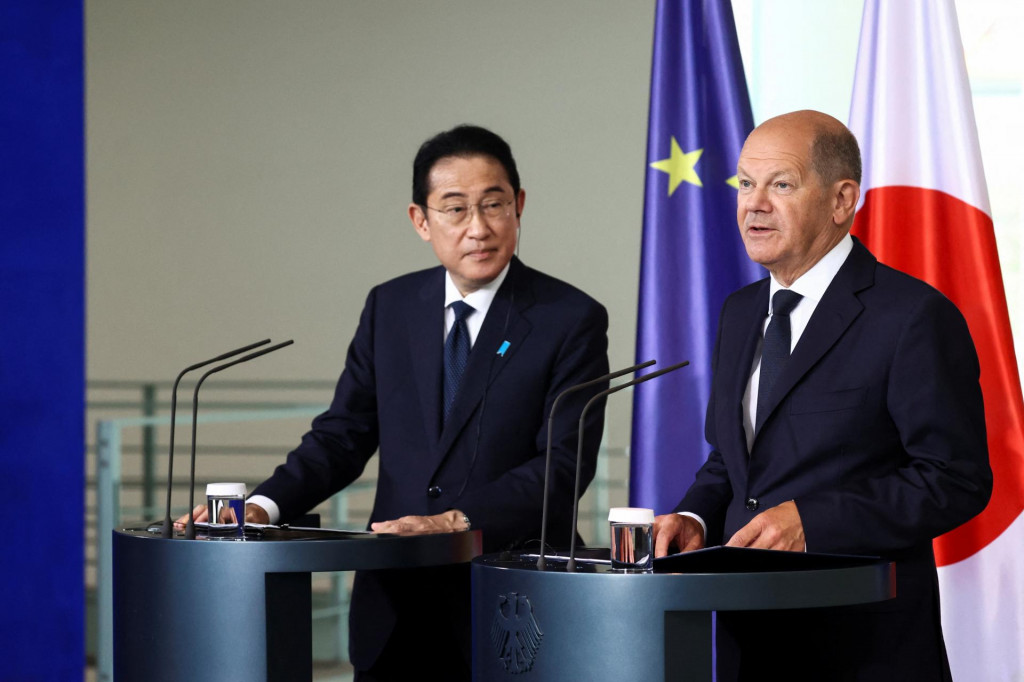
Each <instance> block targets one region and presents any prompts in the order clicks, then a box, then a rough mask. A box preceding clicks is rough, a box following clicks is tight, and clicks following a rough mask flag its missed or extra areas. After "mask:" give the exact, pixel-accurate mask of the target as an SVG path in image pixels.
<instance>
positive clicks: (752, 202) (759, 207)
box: [740, 187, 772, 213]
mask: <svg viewBox="0 0 1024 682" xmlns="http://www.w3.org/2000/svg"><path fill="white" fill-rule="evenodd" d="M740 205H741V206H743V207H744V208H745V209H747V210H748V211H757V212H759V213H763V212H765V211H770V210H771V207H772V205H771V202H770V201H768V192H767V191H766V190H764V189H762V188H760V187H753V188H751V189H749V190H748V191H746V192H744V193H743V194H741V195H740Z"/></svg>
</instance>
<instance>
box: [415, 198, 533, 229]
mask: <svg viewBox="0 0 1024 682" xmlns="http://www.w3.org/2000/svg"><path fill="white" fill-rule="evenodd" d="M514 202H515V200H514V199H484V200H483V201H481V202H480V203H479V204H449V205H448V206H445V207H444V208H434V207H433V206H426V207H425V208H429V209H430V210H431V211H437V212H438V213H440V214H441V219H442V220H444V222H446V223H447V224H449V225H452V226H453V227H459V226H462V225H465V224H466V223H468V222H469V216H470V215H471V214H472V213H473V209H474V208H475V209H476V210H477V213H478V214H479V215H482V216H484V217H485V218H491V219H499V218H507V217H509V215H510V214H511V211H510V210H509V208H510V207H511V206H512V204H513V203H514Z"/></svg>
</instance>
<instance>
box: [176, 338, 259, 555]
mask: <svg viewBox="0 0 1024 682" xmlns="http://www.w3.org/2000/svg"><path fill="white" fill-rule="evenodd" d="M268 343H270V339H263V340H262V341H257V342H256V343H250V344H249V345H248V346H242V347H241V348H236V349H235V350H232V351H228V352H227V353H222V354H220V355H218V356H217V357H215V358H210V359H209V360H203V361H202V362H197V363H196V364H194V365H189V366H188V367H186V368H185V369H183V370H181V371H180V372H178V378H177V379H175V380H174V390H173V391H171V447H170V452H168V453H167V513H166V514H165V515H164V525H163V530H162V536H163V537H164V538H166V539H168V540H169V539H171V538H173V537H174V523H173V521H171V488H172V478H171V477H172V476H173V475H174V427H175V413H176V412H177V410H178V383H180V382H181V378H182V377H183V376H185V375H186V374H188V373H189V372H191V371H192V370H194V369H199V368H200V367H206V366H207V365H210V364H213V363H214V362H220V361H221V360H227V359H228V358H231V357H234V356H236V355H238V354H239V353H244V352H245V351H247V350H252V349H253V348H259V347H260V346H265V345H266V344H268Z"/></svg>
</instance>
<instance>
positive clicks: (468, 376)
mask: <svg viewBox="0 0 1024 682" xmlns="http://www.w3.org/2000/svg"><path fill="white" fill-rule="evenodd" d="M528 278H529V273H528V272H527V271H526V269H525V268H524V266H523V265H522V264H521V263H520V262H519V261H518V260H517V259H513V261H512V267H511V268H509V273H508V275H507V276H506V277H505V281H504V282H503V283H502V285H501V288H500V289H499V290H498V293H497V295H495V297H494V301H492V302H491V307H490V309H489V310H488V311H487V317H486V318H485V319H484V324H483V326H482V327H481V328H480V333H479V335H478V336H477V339H476V342H475V343H474V344H473V350H472V351H471V352H470V354H469V364H468V365H466V371H465V373H464V374H463V375H462V383H461V384H460V386H459V392H458V394H457V395H456V396H455V402H454V403H453V404H452V410H451V413H450V414H449V415H448V420H447V421H446V422H445V425H444V429H443V430H442V431H441V440H440V442H439V443H438V450H437V455H438V463H439V464H440V462H441V460H442V459H443V457H444V455H445V454H446V453H447V452H448V450H449V449H450V448H451V446H452V444H453V443H454V442H455V440H456V438H457V437H458V435H459V434H460V433H461V432H462V430H463V429H464V428H465V426H466V423H467V422H468V421H469V419H470V417H472V415H473V414H474V412H475V411H476V408H477V406H478V405H479V404H480V401H481V400H483V397H484V395H485V393H486V391H487V388H488V386H489V385H490V384H491V383H493V382H494V380H495V379H497V377H498V376H499V375H500V374H501V372H502V371H504V369H505V367H506V366H507V365H508V364H509V363H510V362H511V361H512V358H514V357H515V355H516V354H517V353H518V352H519V349H521V348H522V347H523V341H524V340H525V339H526V337H527V336H528V335H529V334H530V331H531V330H532V325H531V324H530V322H529V321H528V320H527V319H526V318H525V317H523V314H522V313H523V311H525V310H526V309H527V308H529V307H530V306H531V305H533V294H532V291H531V289H530V287H529V286H527V280H528ZM505 341H508V347H507V348H506V349H505V350H504V353H503V354H499V351H500V350H501V347H502V345H504V342H505Z"/></svg>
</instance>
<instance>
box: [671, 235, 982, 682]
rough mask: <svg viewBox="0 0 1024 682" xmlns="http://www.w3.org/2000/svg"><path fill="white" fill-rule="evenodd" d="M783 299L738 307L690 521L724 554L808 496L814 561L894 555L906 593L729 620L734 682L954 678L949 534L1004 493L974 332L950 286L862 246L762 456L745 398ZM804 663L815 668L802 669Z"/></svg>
mask: <svg viewBox="0 0 1024 682" xmlns="http://www.w3.org/2000/svg"><path fill="white" fill-rule="evenodd" d="M768 291H769V281H768V280H767V279H765V280H762V281H760V282H757V283H755V284H752V285H750V286H748V287H745V288H744V289H741V290H740V291H738V292H736V293H734V294H733V295H731V296H730V297H729V298H728V299H727V300H726V302H725V304H724V306H723V309H722V313H721V317H720V320H719V329H718V340H717V345H716V349H715V354H714V358H713V365H714V367H713V369H714V378H713V382H712V396H711V399H710V402H709V405H708V413H707V422H706V437H707V440H708V442H709V443H710V445H711V446H712V452H711V454H710V456H709V458H708V461H707V462H706V463H705V465H704V466H703V467H702V468H701V470H700V471H699V472H698V474H697V477H696V481H695V483H694V484H693V486H692V487H691V488H690V489H689V490H688V492H687V493H686V495H685V497H684V498H683V500H682V501H681V503H680V504H679V505H678V506H677V511H683V510H685V511H690V512H694V513H696V514H699V515H700V516H701V517H702V518H703V519H704V520H705V522H706V523H707V524H708V538H707V544H708V545H714V544H718V543H722V542H725V541H727V540H728V539H729V537H731V535H732V534H733V533H735V532H736V531H737V530H739V529H740V528H742V527H743V526H744V525H745V524H746V523H747V522H749V521H750V520H751V519H752V518H753V517H754V516H755V515H757V514H759V513H761V512H763V511H764V510H766V509H769V508H771V507H773V506H776V505H778V504H781V503H782V502H785V501H787V500H794V501H795V502H796V505H797V508H798V510H799V512H800V517H801V520H802V522H803V526H804V531H805V534H806V539H807V549H808V551H813V552H835V553H846V554H864V555H881V556H884V557H890V558H893V559H895V560H896V564H897V591H898V596H897V598H896V599H895V600H893V601H891V602H886V603H882V604H878V605H873V606H867V607H855V608H847V609H811V610H807V611H791V612H786V613H783V614H780V613H778V612H775V613H771V614H768V613H765V614H752V613H748V614H746V615H745V616H743V617H732V616H728V615H727V616H726V617H725V618H724V621H725V623H724V624H725V625H726V626H729V627H732V630H733V632H732V634H734V635H735V638H736V642H737V646H738V650H730V649H729V647H728V644H729V642H728V641H727V642H726V644H727V646H726V653H725V654H724V655H725V656H727V657H732V659H733V660H731V661H728V660H727V661H722V660H721V656H720V661H721V663H722V664H723V665H724V666H725V668H726V673H727V674H726V675H725V676H723V677H721V678H720V679H729V678H730V677H729V676H730V675H731V674H733V673H734V672H735V670H733V668H738V669H739V677H740V679H746V678H748V677H753V676H754V675H758V676H760V677H762V678H763V675H764V674H765V673H766V671H769V670H771V669H772V666H778V667H777V668H775V669H777V670H779V671H782V672H784V673H787V674H788V675H790V677H789V679H830V680H831V679H871V680H879V679H914V680H919V679H944V678H945V679H948V664H946V663H945V649H944V645H943V643H942V635H941V628H940V625H939V608H938V590H937V581H936V573H935V560H934V556H933V553H932V547H931V541H932V539H933V538H934V537H936V536H938V535H940V534H942V533H944V532H946V531H948V530H951V529H952V528H954V527H956V526H958V525H960V524H962V523H964V522H965V521H967V520H968V519H970V518H971V517H973V516H975V515H976V514H978V513H979V512H980V511H981V510H982V509H983V508H984V506H985V504H986V503H987V501H988V498H989V495H990V494H991V487H992V474H991V469H990V468H989V464H988V450H987V445H986V439H985V418H984V409H983V405H982V397H981V389H980V387H979V383H978V376H979V367H978V360H977V355H976V353H975V350H974V345H973V342H972V341H971V337H970V334H969V332H968V329H967V325H966V322H965V321H964V319H963V317H962V316H961V314H960V312H959V311H958V310H957V309H956V307H955V306H954V305H953V304H952V303H951V302H950V301H949V300H948V299H946V298H945V297H944V296H942V294H940V293H939V292H938V291H936V290H935V289H933V288H931V287H930V286H928V285H927V284H925V283H923V282H921V281H919V280H916V279H914V278H912V277H910V276H908V275H905V274H903V273H900V272H898V271H896V270H893V269H892V268H889V267H887V266H885V265H882V264H879V263H878V262H877V261H876V260H875V258H874V256H872V255H871V253H870V252H868V250H867V249H866V248H864V246H863V245H862V244H861V243H860V242H859V241H856V239H855V240H854V247H853V251H852V252H851V254H850V256H849V257H848V259H847V261H846V262H845V263H844V264H843V266H842V268H841V269H840V271H839V272H838V273H837V275H836V277H835V279H834V280H833V281H832V283H831V285H830V286H829V287H828V289H827V291H826V292H825V294H824V297H823V298H822V300H821V301H820V302H819V303H818V306H817V308H816V309H815V311H814V314H813V315H812V317H811V319H810V321H809V322H808V324H807V327H806V329H805V330H804V332H803V334H802V335H801V337H800V340H799V342H798V344H797V345H796V347H795V348H794V350H793V354H792V356H791V358H790V360H789V361H788V363H787V364H786V366H785V368H784V369H783V372H782V374H781V376H780V377H779V379H778V381H777V383H776V384H775V386H774V388H773V392H772V395H771V397H770V401H769V409H770V410H771V412H770V413H769V416H768V417H767V419H766V420H765V421H764V422H763V425H762V427H761V429H760V431H759V432H757V433H756V434H755V437H754V441H753V445H752V447H751V450H750V452H748V451H747V445H746V438H745V435H744V431H743V426H742V421H741V419H742V413H741V411H742V406H741V403H742V398H743V393H744V390H745V388H746V385H747V382H748V380H749V378H750V373H751V369H752V366H753V361H754V354H755V352H756V350H757V347H758V342H759V340H760V334H761V325H762V323H763V321H764V318H765V316H766V314H767V310H768ZM720 616H721V614H720ZM722 620H723V619H722V618H720V622H721V621H722ZM726 634H727V635H729V634H730V633H726ZM787 641H788V644H789V646H788V649H784V650H782V651H780V650H779V647H783V646H785V645H786V643H787ZM794 644H796V645H797V648H796V650H793V646H794ZM719 649H720V654H721V653H722V651H721V650H722V645H721V643H720V645H719ZM773 649H774V651H773ZM794 659H795V660H796V661H798V662H799V663H798V664H797V665H798V667H795V668H794V667H786V664H788V663H792V662H793V661H794ZM923 661H926V662H924V663H923ZM801 665H803V666H805V667H803V668H801V667H799V666H801ZM720 669H721V666H720ZM801 670H803V671H804V673H806V674H801V673H800V671H801Z"/></svg>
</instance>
